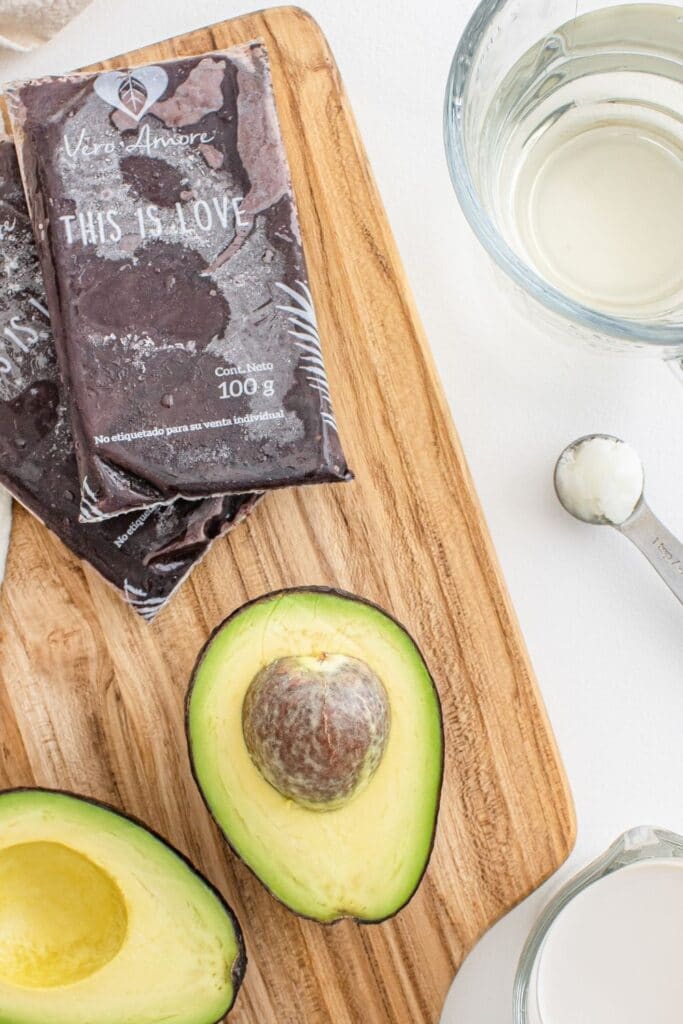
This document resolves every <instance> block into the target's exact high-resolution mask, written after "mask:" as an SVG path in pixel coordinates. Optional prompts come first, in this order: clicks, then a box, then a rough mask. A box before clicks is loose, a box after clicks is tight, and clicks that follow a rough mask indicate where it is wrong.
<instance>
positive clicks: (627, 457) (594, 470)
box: [555, 436, 644, 526]
mask: <svg viewBox="0 0 683 1024" xmlns="http://www.w3.org/2000/svg"><path fill="white" fill-rule="evenodd" d="M555 484H556V486H557V491H558V494H559V496H560V500H561V502H562V504H563V505H564V507H565V508H566V509H567V511H568V512H571V513H572V515H574V516H576V517H577V518H578V519H583V520H584V521H585V522H587V523H590V522H595V521H596V520H598V521H600V520H603V521H604V520H606V521H607V522H609V523H613V524H614V525H615V526H619V525H620V524H621V523H624V522H626V520H627V519H628V518H629V516H630V515H631V514H632V512H633V510H634V509H635V507H636V505H637V504H638V502H639V501H640V498H641V495H642V493H643V486H644V474H643V464H642V462H641V461H640V457H639V456H638V453H637V452H635V451H634V450H633V448H631V447H630V445H627V444H625V443H624V442H623V441H619V440H617V439H616V438H611V437H600V436H598V437H590V438H587V439H586V440H585V441H583V442H581V443H580V444H578V445H577V446H576V447H574V448H571V449H569V450H568V451H566V452H565V453H564V455H563V456H562V458H561V459H560V462H559V464H558V466H557V471H556V474H555Z"/></svg>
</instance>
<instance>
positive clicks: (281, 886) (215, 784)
mask: <svg viewBox="0 0 683 1024" xmlns="http://www.w3.org/2000/svg"><path fill="white" fill-rule="evenodd" d="M324 654H325V655H342V656H348V657H352V658H356V659H358V660H359V661H363V662H365V663H366V664H367V665H369V666H370V668H371V669H372V671H373V672H374V673H375V674H376V675H377V676H378V678H379V679H380V680H381V682H382V683H383V684H384V687H385V689H386V692H387V694H388V697H389V706H390V712H391V727H390V731H389V737H388V740H387V744H386V748H385V751H384V754H383V757H382V760H381V761H380V764H379V767H378V768H377V771H376V772H375V774H374V776H373V777H372V778H371V779H370V781H369V782H368V784H367V785H366V786H365V787H364V788H363V789H362V790H361V791H360V792H358V793H357V794H356V795H354V796H352V797H351V799H350V800H349V801H348V802H347V803H346V804H344V805H343V806H341V807H338V808H336V809H333V810H325V811H320V810H314V809H310V808H307V807H305V806H301V805H298V804H297V803H295V802H294V801H292V800H290V799H287V798H286V797H283V796H282V795H281V794H280V793H279V792H278V791H277V790H276V789H274V788H273V787H272V786H271V785H270V784H269V783H268V782H267V781H266V780H265V778H264V777H263V776H262V774H261V773H260V771H259V770H258V769H257V768H256V766H255V765H254V763H253V762H252V760H251V758H250V756H249V753H248V750H247V748H246V745H245V742H244V736H243V731H242V704H243V702H244V697H245V694H246V692H247V690H248V688H249V686H250V684H251V682H252V680H253V679H254V677H255V676H256V675H257V673H258V672H259V671H261V669H263V668H264V667H265V666H266V665H269V664H270V663H271V662H274V661H276V660H278V659H280V658H284V657H288V656H299V657H313V658H319V657H320V656H321V655H324ZM188 730H189V738H190V747H191V753H192V759H193V764H194V769H195V774H196V777H197V780H198V783H199V785H200V787H201V789H202V792H203V794H204V797H205V799H206V801H207V804H208V806H209V808H210V810H211V811H212V813H213V815H214V817H215V819H216V821H217V822H218V824H219V825H220V827H221V829H222V830H223V832H224V834H225V836H226V838H227V839H228V841H229V842H230V844H231V845H232V846H233V848H234V849H235V850H236V852H237V853H238V854H239V856H240V857H241V858H242V859H243V860H244V861H245V863H246V864H248V866H249V867H250V868H252V870H253V871H254V872H255V874H256V875H257V876H258V878H259V879H260V880H261V881H262V882H263V883H264V884H265V885H266V886H267V887H268V888H269V889H270V890H271V892H272V893H273V894H274V895H275V896H276V897H277V898H278V899H280V900H282V902H283V903H285V904H286V905H287V906H288V907H290V908H291V909H292V910H294V911H296V912H297V913H300V914H303V915H305V916H307V917H312V918H315V919H316V920H319V921H334V920H338V919H339V918H342V917H349V916H350V917H357V918H359V919H360V920H363V921H379V920H382V919H384V918H386V917H389V916H391V915H392V914H394V913H396V912H397V911H398V910H399V909H400V908H401V907H402V906H403V905H404V904H405V903H406V902H407V901H408V900H409V899H410V897H411V896H412V894H413V892H414V891H415V889H416V887H417V885H418V884H419V881H420V879H421V877H422V874H423V872H424V869H425V867H426V865H427V862H428V860H429V854H430V852H431V847H432V841H433V835H434V827H435V822H436V815H437V811H438V803H439V793H440V788H441V776H442V765H443V739H442V726H441V712H440V706H439V700H438V697H437V694H436V691H435V689H434V685H433V682H432V679H431V676H430V675H429V672H428V670H427V667H426V665H425V663H424V661H423V659H422V657H421V655H420V652H419V650H418V649H417V647H416V645H415V644H414V642H413V641H412V639H411V638H410V636H409V635H408V634H407V633H406V632H405V630H403V629H402V628H401V626H399V625H398V624H397V623H396V622H395V621H394V620H393V619H391V618H390V617H389V616H387V615H385V614H384V613H383V612H382V611H381V610H380V609H378V608H375V607H374V606H372V605H369V604H366V603H365V602H362V601H359V600H356V599H353V598H350V597H347V596H344V595H339V594H335V593H327V592H317V591H312V590H303V591H287V592H284V593H282V594H276V595H272V596H271V597H268V598H265V599H263V600H261V601H257V602H255V603H253V604H251V605H247V606H246V607H245V608H243V609H242V610H241V611H239V612H238V613H236V614H235V615H234V616H233V617H232V618H231V619H228V621H227V622H226V623H225V624H224V626H223V627H222V628H221V629H219V630H218V632H217V633H216V634H215V635H214V637H213V639H212V640H211V641H210V643H209V645H208V646H207V648H206V649H205V651H204V654H203V656H202V658H201V659H200V662H199V664H198V666H197V669H196V671H195V676H194V683H193V687H192V691H191V695H190V700H189V705H188Z"/></svg>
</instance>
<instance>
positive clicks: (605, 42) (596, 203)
mask: <svg viewBox="0 0 683 1024" xmlns="http://www.w3.org/2000/svg"><path fill="white" fill-rule="evenodd" d="M578 9H579V10H580V6H579V8H578ZM682 115H683V7H674V6H671V5H659V4H655V5H646V4H634V5H628V6H616V7H610V8H604V9H602V10H599V11H594V12H592V13H589V14H586V15H584V16H582V17H579V18H577V19H575V20H574V21H572V22H569V23H567V24H566V25H564V26H562V27H560V28H558V29H557V31H556V32H555V33H554V34H553V35H551V36H549V37H548V38H546V39H544V40H542V41H541V42H539V44H538V45H537V46H536V47H534V48H532V50H530V51H529V52H528V53H527V54H526V55H525V56H524V57H523V58H522V59H521V60H520V61H519V62H518V63H517V65H516V66H515V68H514V69H513V70H512V71H511V72H510V73H509V74H508V75H507V77H506V78H505V81H504V82H503V83H502V85H501V87H500V88H499V90H498V93H497V96H496V99H495V100H494V103H493V104H492V107H491V113H490V114H489V117H488V120H487V124H486V126H485V130H484V151H485V152H486V159H485V161H484V164H483V165H484V166H485V167H486V169H487V171H486V173H487V179H488V180H487V181H486V182H485V183H484V186H483V187H484V190H485V191H486V190H488V192H489V202H490V204H491V206H492V208H493V209H494V213H495V219H496V220H497V221H498V223H499V224H500V225H501V228H502V230H503V233H504V235H505V236H506V238H507V240H508V242H509V243H510V245H511V246H512V247H513V248H514V249H515V250H516V251H517V252H518V253H519V254H520V256H521V257H522V258H523V259H524V260H525V262H528V263H530V264H531V265H532V266H533V267H535V269H536V270H537V271H538V273H539V274H540V275H541V276H542V277H544V278H545V279H546V280H547V281H549V282H550V283H551V284H553V285H555V286H556V287H557V288H559V289H560V290H561V291H562V292H564V293H565V294H567V295H569V296H571V297H572V298H575V299H577V300H579V302H581V303H582V304H584V305H587V306H589V307H591V308H593V309H598V310H600V311H603V312H608V313H613V314H617V315H622V316H625V317H628V318H635V319H638V318H641V319H657V318H659V317H664V316H669V317H670V316H672V315H674V316H676V315H677V314H678V313H679V312H680V313H681V315H682V317H683V230H682V229H683V116H682Z"/></svg>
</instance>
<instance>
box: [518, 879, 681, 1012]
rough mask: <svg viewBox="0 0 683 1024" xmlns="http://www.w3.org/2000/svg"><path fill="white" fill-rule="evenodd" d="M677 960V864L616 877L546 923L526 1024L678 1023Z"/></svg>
mask: <svg viewBox="0 0 683 1024" xmlns="http://www.w3.org/2000/svg"><path fill="white" fill-rule="evenodd" d="M682 957H683V862H681V861H680V860H673V859H670V860H653V861H643V862H641V863H638V864H633V865H632V866H631V867H627V868H622V869H620V870H618V871H615V872H614V873H613V874H611V875H607V876H605V877H604V878H601V879H600V880H599V881H597V882H594V883H593V885H590V886H589V887H588V888H587V889H584V890H583V892H581V893H579V895H578V896H576V897H575V899H573V900H572V902H571V903H569V904H568V905H567V906H566V907H565V908H564V910H562V911H561V913H560V914H559V915H558V917H557V919H556V920H555V922H554V923H553V924H552V925H551V927H550V930H549V931H548V934H547V936H546V938H545V941H544V943H543V946H542V947H541V951H540V953H539V956H538V959H537V963H536V967H535V968H534V972H533V978H532V994H531V999H530V1004H531V1005H530V1011H531V1012H530V1016H529V1024H617V1022H618V1024H665V1022H666V1024H668V1022H673V1021H678V1020H680V1019H681V1012H682V1011H681V1007H683V966H682V963H681V958H682ZM534 988H535V990H536V999H534V998H533V990H534Z"/></svg>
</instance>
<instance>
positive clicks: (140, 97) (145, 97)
mask: <svg viewBox="0 0 683 1024" xmlns="http://www.w3.org/2000/svg"><path fill="white" fill-rule="evenodd" d="M167 85H168V75H167V74H166V72H165V70H164V69H163V68H160V67H157V66H156V65H152V66H151V67H147V68H134V69H133V70H132V71H105V72H104V74H102V75H98V76H97V78H96V79H95V92H96V93H97V95H98V96H99V97H100V99H102V100H104V102H105V103H108V104H109V106H110V107H116V109H117V110H121V111H122V112H123V113H124V114H126V116H127V117H132V118H133V120H134V121H139V120H140V119H141V118H143V117H144V116H145V114H146V113H147V111H148V110H149V108H150V107H151V106H152V105H153V104H154V103H156V101H157V100H158V99H160V98H161V97H162V96H163V94H164V92H165V90H166V86H167Z"/></svg>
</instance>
